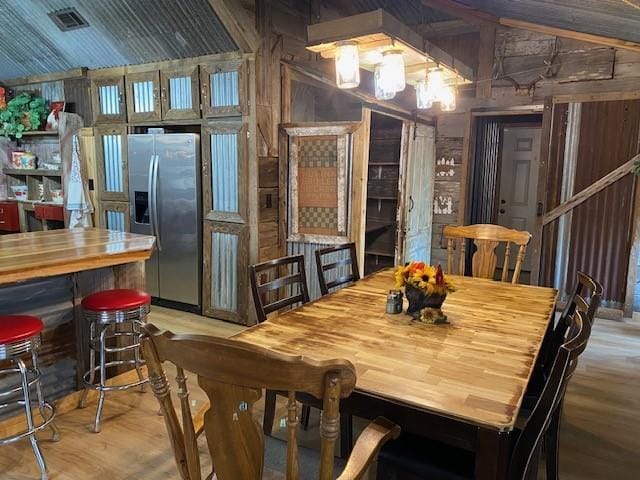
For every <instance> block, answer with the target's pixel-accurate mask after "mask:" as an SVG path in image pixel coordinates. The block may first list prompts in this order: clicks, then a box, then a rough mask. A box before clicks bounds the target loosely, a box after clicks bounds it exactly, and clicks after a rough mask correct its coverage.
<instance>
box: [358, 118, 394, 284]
mask: <svg viewBox="0 0 640 480" xmlns="http://www.w3.org/2000/svg"><path fill="white" fill-rule="evenodd" d="M402 127H403V123H402V121H401V120H397V119H395V118H392V117H388V116H386V115H382V114H379V113H375V112H372V113H371V131H370V137H369V138H370V140H369V164H368V180H367V208H366V212H367V216H366V224H365V242H364V243H365V246H364V253H365V257H364V273H365V275H369V274H370V273H373V272H376V271H378V270H381V269H383V268H386V267H392V266H393V265H394V263H395V256H396V243H397V242H396V240H397V229H398V223H397V217H398V195H399V188H398V182H399V179H400V153H401V145H402Z"/></svg>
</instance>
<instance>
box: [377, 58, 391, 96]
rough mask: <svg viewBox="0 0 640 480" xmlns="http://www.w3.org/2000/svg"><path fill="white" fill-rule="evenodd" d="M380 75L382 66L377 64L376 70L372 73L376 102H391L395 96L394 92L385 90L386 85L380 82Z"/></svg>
mask: <svg viewBox="0 0 640 480" xmlns="http://www.w3.org/2000/svg"><path fill="white" fill-rule="evenodd" d="M381 73H382V64H381V63H379V64H377V65H376V68H375V70H374V72H373V83H374V86H375V89H376V92H375V93H376V98H377V99H378V100H391V99H392V98H393V97H395V96H396V92H395V90H389V89H387V85H386V84H385V83H384V82H383V81H382V78H381Z"/></svg>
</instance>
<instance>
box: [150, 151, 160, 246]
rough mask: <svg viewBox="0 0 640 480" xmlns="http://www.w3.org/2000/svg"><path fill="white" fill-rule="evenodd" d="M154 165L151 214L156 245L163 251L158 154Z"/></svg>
mask: <svg viewBox="0 0 640 480" xmlns="http://www.w3.org/2000/svg"><path fill="white" fill-rule="evenodd" d="M153 157H154V167H153V194H150V196H151V200H150V202H153V208H152V209H151V212H150V213H151V215H152V216H153V230H154V232H155V235H156V245H157V246H158V251H159V252H161V251H162V242H161V240H160V228H159V221H158V160H159V159H160V157H158V155H154V156H153Z"/></svg>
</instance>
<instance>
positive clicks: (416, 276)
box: [395, 262, 456, 296]
mask: <svg viewBox="0 0 640 480" xmlns="http://www.w3.org/2000/svg"><path fill="white" fill-rule="evenodd" d="M395 279H396V288H402V287H406V286H411V287H415V288H419V289H420V290H422V291H424V292H425V293H426V294H427V295H434V294H435V295H442V296H445V295H446V294H447V293H450V292H454V291H455V289H456V288H455V285H454V284H453V283H452V282H451V280H449V279H448V278H447V277H446V276H445V275H444V273H442V267H441V266H440V265H438V266H437V267H434V266H432V265H427V264H425V263H424V262H409V263H405V264H404V265H401V266H399V267H397V268H396V271H395Z"/></svg>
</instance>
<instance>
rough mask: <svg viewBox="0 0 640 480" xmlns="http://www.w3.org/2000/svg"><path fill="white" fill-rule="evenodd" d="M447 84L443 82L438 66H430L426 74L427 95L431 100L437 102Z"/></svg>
mask: <svg viewBox="0 0 640 480" xmlns="http://www.w3.org/2000/svg"><path fill="white" fill-rule="evenodd" d="M446 88H447V86H446V85H445V83H444V75H443V73H442V69H441V68H440V67H437V68H432V69H431V70H429V73H428V74H427V93H426V95H427V97H428V98H429V100H430V101H431V104H433V102H439V101H440V99H442V98H443V96H444V90H445V89H446Z"/></svg>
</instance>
